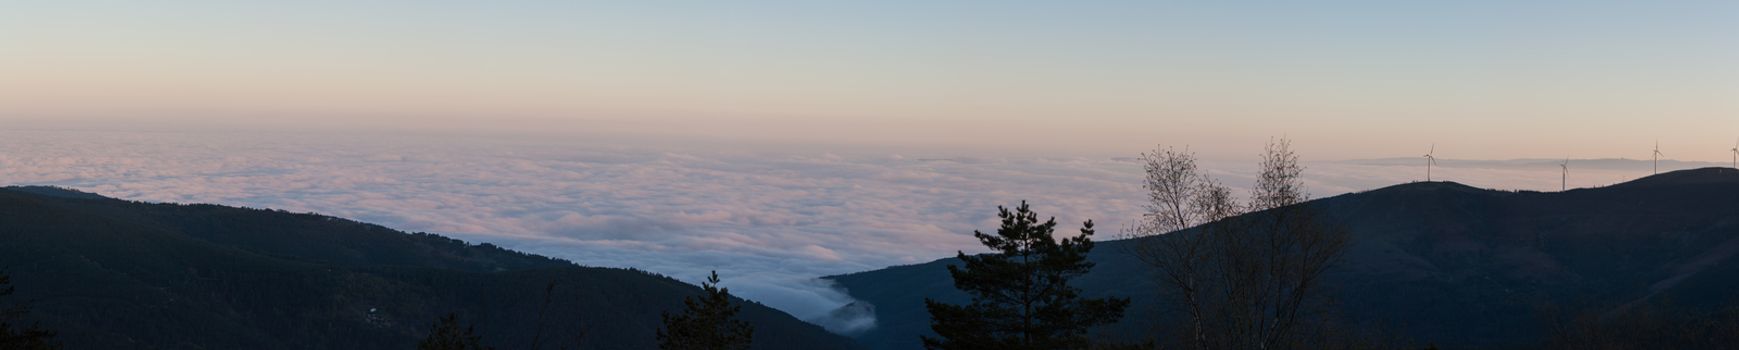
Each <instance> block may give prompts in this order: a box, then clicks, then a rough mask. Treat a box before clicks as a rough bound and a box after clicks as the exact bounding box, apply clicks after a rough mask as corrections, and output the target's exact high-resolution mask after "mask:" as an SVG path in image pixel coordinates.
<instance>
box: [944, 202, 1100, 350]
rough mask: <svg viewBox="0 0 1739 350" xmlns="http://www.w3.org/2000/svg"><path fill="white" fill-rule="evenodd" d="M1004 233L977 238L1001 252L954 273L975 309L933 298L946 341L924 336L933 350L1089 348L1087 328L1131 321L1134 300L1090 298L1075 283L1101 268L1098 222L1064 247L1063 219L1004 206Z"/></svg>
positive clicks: (969, 260)
mask: <svg viewBox="0 0 1739 350" xmlns="http://www.w3.org/2000/svg"><path fill="white" fill-rule="evenodd" d="M997 210H998V211H999V213H998V214H997V215H998V216H999V217H1001V218H1002V227H1001V228H998V229H997V230H996V234H995V235H989V234H984V233H983V232H973V236H974V237H977V238H978V241H979V242H980V243H983V244H984V246H985V247H989V248H991V249H992V250H995V251H996V252H995V253H990V254H983V255H976V256H973V255H966V253H965V252H959V253H958V257H959V259H960V261H961V262H962V263H963V267H962V266H948V274H949V275H952V276H953V278H954V287H955V288H959V289H960V290H962V291H965V292H966V293H967V294H970V295H971V296H972V302H971V304H967V305H952V304H946V303H941V302H937V301H935V300H930V299H925V300H924V306H925V307H926V308H928V309H929V311H930V317H931V318H932V322H931V325H930V328H931V329H932V330H935V331H936V334H937V335H938V336H939V337H938V338H931V337H927V336H926V337H923V338H922V339H923V341H924V347H925V348H928V349H956V350H957V349H1008V350H1022V349H1087V348H1089V347H1090V345H1091V344H1090V342H1089V341H1088V339H1087V337H1086V333H1087V329H1088V328H1091V327H1093V326H1096V325H1100V324H1107V323H1112V322H1116V321H1117V320H1118V319H1120V318H1122V317H1123V310H1124V308H1126V307H1128V306H1129V299H1127V298H1123V299H1119V298H1104V299H1087V298H1082V297H1081V296H1080V290H1079V289H1077V288H1074V287H1072V286H1070V285H1069V280H1070V279H1072V278H1074V277H1078V276H1081V275H1084V274H1086V273H1087V271H1088V270H1089V269H1091V268H1092V267H1093V263H1092V262H1089V261H1087V253H1088V252H1089V251H1092V250H1093V241H1092V239H1091V237H1092V236H1093V221H1091V220H1088V221H1087V222H1085V223H1083V224H1082V227H1081V234H1080V235H1078V236H1075V237H1068V238H1064V239H1063V240H1062V241H1060V242H1059V241H1057V240H1056V239H1055V238H1053V237H1052V232H1053V231H1054V230H1055V228H1056V226H1057V220H1056V218H1051V219H1050V220H1047V221H1045V222H1044V223H1039V221H1038V214H1037V213H1034V212H1033V211H1032V209H1031V208H1029V207H1028V206H1027V204H1026V202H1024V201H1023V202H1021V204H1020V207H1017V208H1015V210H1014V211H1010V210H1009V209H1008V208H1005V207H997Z"/></svg>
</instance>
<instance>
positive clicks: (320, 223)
mask: <svg viewBox="0 0 1739 350" xmlns="http://www.w3.org/2000/svg"><path fill="white" fill-rule="evenodd" d="M0 269H3V270H4V271H5V272H6V273H8V274H10V275H11V276H12V277H13V284H14V285H15V286H16V287H17V293H16V294H15V295H13V296H11V297H9V298H8V299H7V300H3V301H4V302H7V303H12V302H19V301H23V302H26V303H28V304H29V306H30V307H31V309H32V310H31V312H30V313H29V314H28V315H27V317H28V318H29V320H31V321H35V322H39V323H40V324H41V325H42V326H44V327H45V328H49V329H53V330H57V331H59V332H60V336H59V337H58V338H57V339H59V340H61V341H63V342H64V343H65V344H66V345H67V347H68V348H69V349H153V348H166V349H411V348H414V347H415V346H416V342H417V341H419V340H421V339H422V337H424V336H425V335H426V333H427V332H428V330H429V327H430V325H431V324H432V323H434V322H435V321H436V320H438V318H439V317H441V316H443V315H446V314H447V313H457V314H458V315H459V319H460V321H461V322H462V323H467V324H470V323H474V324H475V325H476V332H477V334H479V335H481V336H482V337H483V342H484V343H485V345H491V346H495V347H497V348H503V349H524V348H530V347H531V343H532V341H533V339H534V338H541V340H540V342H541V347H543V348H546V349H555V348H563V347H565V348H574V345H575V344H576V343H580V344H583V346H580V348H584V349H647V348H653V347H654V346H655V345H654V334H653V333H654V332H655V331H656V330H657V329H658V327H660V326H661V325H662V323H661V319H660V317H659V315H660V313H661V312H664V311H672V312H679V311H680V310H681V307H682V299H683V297H685V296H690V295H697V294H699V293H700V292H701V291H700V288H698V287H695V286H693V285H689V284H685V283H682V282H679V281H677V280H675V279H671V278H668V277H662V276H657V275H653V274H649V273H645V272H641V271H635V270H625V269H609V268H591V267H581V266H577V265H574V264H572V263H569V262H566V261H562V260H556V259H550V258H546V257H541V256H535V255H529V254H524V253H519V252H514V251H509V250H505V249H501V248H499V247H496V246H493V245H490V244H483V245H469V244H466V243H464V242H461V241H458V240H454V239H449V238H445V237H441V236H436V235H430V234H422V233H418V234H407V233H404V232H398V231H394V230H391V229H387V228H384V227H380V226H376V225H370V224H364V223H359V222H354V221H350V220H345V219H339V218H333V217H327V216H319V215H311V214H293V213H288V212H283V211H273V210H259V209H245V208H232V207H223V206H216V205H181V204H150V203H137V202H128V201H121V200H115V199H109V198H104V197H102V196H98V195H94V194H89V193H82V192H77V191H71V190H63V189H55V188H44V187H12V188H3V189H0ZM700 272H701V271H697V273H700ZM726 278H727V279H728V278H730V277H729V276H726ZM552 283H553V287H551V286H552ZM546 289H547V290H548V291H549V292H548V293H547V294H546ZM546 295H547V298H546ZM546 300H548V301H547V302H546ZM739 315H740V317H742V318H743V319H745V320H747V321H749V322H750V323H752V324H753V325H754V326H755V348H756V349H850V348H855V347H856V345H854V344H853V343H852V342H851V340H850V339H846V338H844V337H840V336H836V335H833V334H831V333H828V332H826V331H825V330H823V329H822V328H821V327H819V326H815V325H811V324H808V323H804V322H802V321H799V320H797V319H795V318H793V317H791V316H790V315H786V314H784V313H781V312H779V311H776V310H774V309H772V308H768V307H766V306H763V305H760V304H756V303H753V302H745V304H744V305H743V309H742V312H741V313H740V314H739ZM540 319H541V320H542V321H541V322H540ZM540 328H541V330H540ZM539 333H541V335H540V334H539ZM576 338H577V339H578V340H577V341H576Z"/></svg>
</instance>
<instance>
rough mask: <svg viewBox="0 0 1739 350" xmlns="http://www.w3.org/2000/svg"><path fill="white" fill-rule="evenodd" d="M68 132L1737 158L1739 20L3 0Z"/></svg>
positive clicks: (5, 42)
mask: <svg viewBox="0 0 1739 350" xmlns="http://www.w3.org/2000/svg"><path fill="white" fill-rule="evenodd" d="M29 123H35V124H29ZM68 123H70V124H78V123H87V125H88V124H89V123H96V124H99V125H111V126H114V127H118V128H129V127H147V126H157V127H163V125H170V126H168V127H171V128H175V127H190V126H192V125H227V126H237V127H262V128H264V127H271V128H277V127H289V126H311V127H323V128H340V129H353V128H378V129H443V130H497V131H503V132H526V133H531V132H537V133H557V134H560V133H564V132H588V131H589V132H620V133H634V134H647V135H664V136H668V137H672V138H712V139H723V140H742V141H751V140H752V141H756V142H787V143H789V142H796V143H841V144H862V145H890V144H892V145H921V146H935V147H980V148H1007V149H1014V150H1046V151H1050V152H1080V153H1113V154H1125V155H1127V154H1133V153H1135V152H1139V151H1141V150H1145V149H1150V148H1151V147H1152V145H1153V144H1156V143H1165V144H1174V145H1181V144H1190V145H1194V146H1196V147H1197V148H1198V149H1203V150H1204V153H1206V154H1207V156H1209V157H1215V156H1247V155H1249V154H1254V153H1255V152H1256V150H1257V149H1258V147H1260V144H1261V140H1264V139H1266V138H1268V137H1270V136H1274V135H1283V134H1284V135H1288V136H1290V137H1292V138H1294V139H1296V140H1298V143H1299V144H1300V145H1301V147H1303V148H1304V149H1306V150H1307V151H1308V152H1309V153H1308V154H1311V155H1313V156H1314V157H1317V158H1335V159H1338V158H1370V157H1388V156H1417V155H1418V154H1421V153H1422V152H1424V151H1425V148H1427V147H1429V144H1430V143H1432V142H1436V143H1437V144H1438V145H1439V146H1438V149H1439V152H1440V154H1441V155H1443V156H1444V157H1447V158H1522V157H1546V158H1550V157H1562V156H1565V155H1570V156H1574V157H1578V158H1600V157H1629V158H1647V157H1648V155H1649V153H1648V149H1649V147H1650V146H1651V144H1652V143H1653V142H1654V140H1655V139H1656V138H1659V139H1661V140H1662V148H1663V150H1665V151H1666V152H1667V154H1668V155H1669V156H1672V157H1674V158H1679V159H1690V160H1725V159H1728V156H1729V155H1728V153H1727V152H1726V151H1727V149H1728V148H1731V147H1732V146H1731V145H1732V144H1733V142H1734V139H1735V138H1739V2H1734V1H1672V2H1665V1H1612V2H1607V1H1429V2H1428V1H1313V2H1285V3H1282V2H1242V1H1212V2H1208V1H1192V2H1171V1H1140V2H1050V1H1044V2H1037V1H1034V2H1026V1H858V2H840V1H790V2H738V1H693V2H683V1H617V2H608V3H606V2H580V1H430V0H424V1H355V0H345V1H327V0H309V1H169V0H165V1H149V2H147V1H84V0H57V1H4V0H0V128H3V127H6V125H8V124H10V125H14V126H19V125H61V124H68Z"/></svg>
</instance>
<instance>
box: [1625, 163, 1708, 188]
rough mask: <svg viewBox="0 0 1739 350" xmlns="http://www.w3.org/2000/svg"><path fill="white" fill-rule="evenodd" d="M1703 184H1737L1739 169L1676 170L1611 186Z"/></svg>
mask: <svg viewBox="0 0 1739 350" xmlns="http://www.w3.org/2000/svg"><path fill="white" fill-rule="evenodd" d="M1705 184H1739V169H1733V168H1725V167H1710V168H1701V169H1690V170H1678V171H1669V172H1665V173H1660V174H1659V175H1652V176H1647V177H1643V178H1640V179H1636V180H1631V181H1629V182H1625V183H1620V184H1617V185H1612V187H1638V186H1683V185H1705Z"/></svg>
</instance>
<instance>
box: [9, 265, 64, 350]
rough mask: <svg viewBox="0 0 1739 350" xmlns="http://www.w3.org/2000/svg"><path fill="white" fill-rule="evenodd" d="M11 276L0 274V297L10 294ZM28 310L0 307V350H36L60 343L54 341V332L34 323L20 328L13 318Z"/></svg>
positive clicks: (54, 346) (11, 290) (57, 347)
mask: <svg viewBox="0 0 1739 350" xmlns="http://www.w3.org/2000/svg"><path fill="white" fill-rule="evenodd" d="M13 291H14V289H13V287H12V277H11V276H7V275H5V274H0V297H4V296H9V295H12V292H13ZM28 311H29V310H28V309H26V308H24V307H21V306H19V307H5V308H3V309H0V350H38V349H59V348H60V344H59V343H56V342H55V341H54V334H55V333H54V332H53V331H49V330H45V329H41V328H38V327H36V325H31V326H29V327H23V328H20V326H19V325H15V324H13V323H12V322H13V320H14V319H15V318H16V317H18V316H20V315H23V314H24V313H25V312H28Z"/></svg>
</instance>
